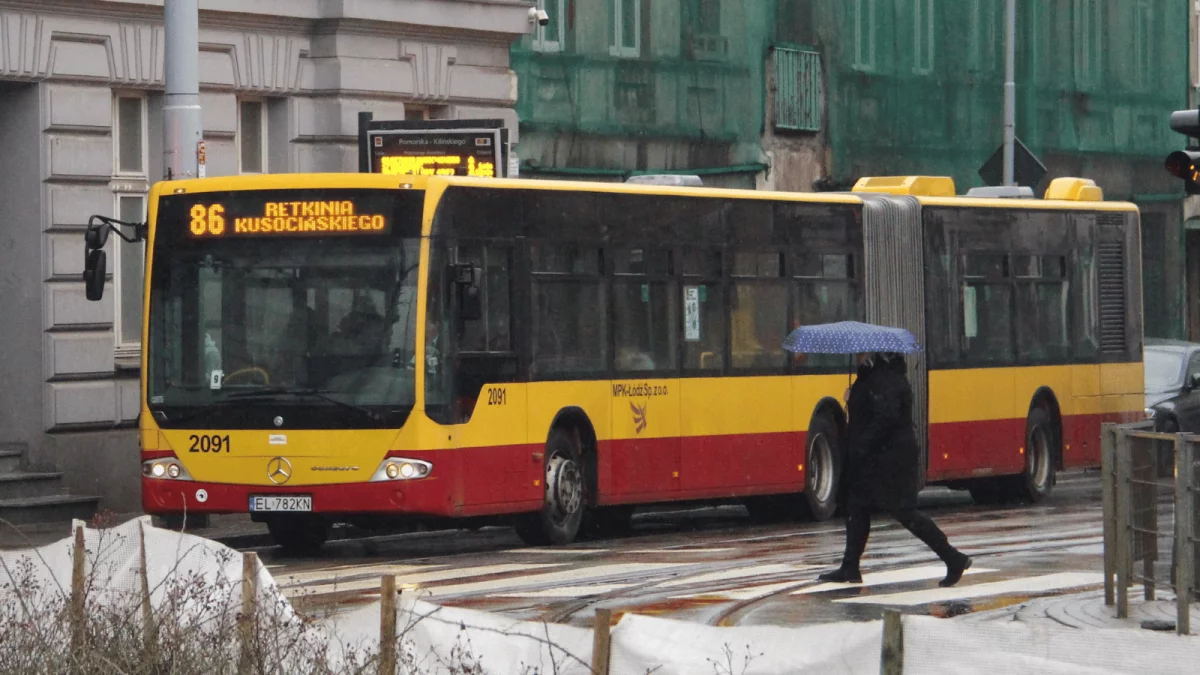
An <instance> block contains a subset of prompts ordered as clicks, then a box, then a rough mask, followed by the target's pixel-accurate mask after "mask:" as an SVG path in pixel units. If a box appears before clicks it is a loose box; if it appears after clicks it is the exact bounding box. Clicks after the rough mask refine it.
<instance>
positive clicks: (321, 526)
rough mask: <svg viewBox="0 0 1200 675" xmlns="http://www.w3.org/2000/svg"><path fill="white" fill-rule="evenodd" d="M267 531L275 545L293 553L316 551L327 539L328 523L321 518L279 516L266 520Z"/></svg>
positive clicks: (301, 553)
mask: <svg viewBox="0 0 1200 675" xmlns="http://www.w3.org/2000/svg"><path fill="white" fill-rule="evenodd" d="M267 531H268V532H270V533H271V539H272V540H274V541H275V544H276V545H278V546H279V547H280V548H282V549H283V550H284V551H285V552H287V553H289V554H293V555H303V554H312V553H316V552H317V551H319V550H321V547H322V546H324V545H325V542H326V541H327V540H328V539H329V523H328V522H326V521H325V519H323V518H313V517H304V516H290V517H289V516H279V517H275V518H271V519H269V520H268V521H267Z"/></svg>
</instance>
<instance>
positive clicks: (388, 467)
mask: <svg viewBox="0 0 1200 675" xmlns="http://www.w3.org/2000/svg"><path fill="white" fill-rule="evenodd" d="M432 471H433V465H432V464H430V463H429V462H426V461H423V460H420V459H405V458H404V457H388V458H387V459H385V460H383V463H382V464H380V465H379V468H378V469H376V471H375V475H374V476H372V477H371V482H377V481H383V480H413V479H416V478H424V477H426V476H428V475H429V474H430V473H431V472H432Z"/></svg>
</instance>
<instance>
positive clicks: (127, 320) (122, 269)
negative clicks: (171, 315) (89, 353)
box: [113, 193, 146, 358]
mask: <svg viewBox="0 0 1200 675" xmlns="http://www.w3.org/2000/svg"><path fill="white" fill-rule="evenodd" d="M116 211H117V219H118V220H122V221H125V222H127V223H140V222H142V221H144V220H145V219H146V195H144V194H138V193H133V194H130V193H117V204H116ZM125 234H133V233H132V232H131V231H130V228H125ZM113 253H114V254H115V255H116V258H117V261H116V262H117V264H116V272H117V273H116V274H115V275H114V280H115V281H116V294H117V301H116V307H117V320H116V321H115V322H114V324H115V329H116V330H115V332H116V338H117V357H118V358H137V356H138V352H139V345H140V344H141V342H142V289H143V284H144V278H145V268H146V244H145V242H141V241H139V242H135V243H132V244H131V243H129V242H125V241H117V242H116V245H114V246H113Z"/></svg>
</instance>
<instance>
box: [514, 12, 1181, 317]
mask: <svg viewBox="0 0 1200 675" xmlns="http://www.w3.org/2000/svg"><path fill="white" fill-rule="evenodd" d="M537 2H538V5H539V6H540V7H543V8H545V9H546V11H548V12H549V13H550V14H551V24H550V25H549V26H547V27H545V28H539V29H538V30H537V31H536V33H535V35H533V36H528V37H525V38H523V39H522V40H520V41H518V42H517V43H516V44H515V45H514V46H513V48H512V63H513V67H514V69H515V70H516V72H517V75H518V81H519V85H518V86H519V94H518V103H517V113H518V115H519V118H520V123H521V143H520V146H519V147H518V154H519V155H520V157H521V159H522V161H523V165H522V173H523V174H525V175H533V176H542V177H547V178H553V177H557V176H576V177H592V178H601V179H608V180H619V179H621V178H622V177H624V176H627V175H629V174H630V173H635V172H638V171H678V172H689V171H695V170H699V169H703V170H705V171H706V173H707V174H708V177H706V182H708V183H710V184H717V185H736V186H742V187H753V186H755V185H756V184H758V185H760V186H763V185H766V186H776V187H782V189H804V190H811V189H847V188H848V187H849V186H850V185H852V184H853V181H854V180H855V179H857V178H858V177H860V176H863V175H896V174H917V173H919V174H936V175H949V176H952V177H953V178H954V180H955V183H956V184H957V186H958V188H959V191H960V192H961V191H965V190H966V189H968V188H970V187H974V186H978V185H981V184H982V183H983V181H982V179H981V178H980V177H979V174H978V171H979V169H980V167H981V166H982V165H983V164H984V162H985V161H987V160H988V158H989V157H990V156H991V155H992V154H993V153H994V152H995V151H996V150H997V149H998V148H999V147H1000V145H1001V142H1002V139H1003V129H1002V121H1003V110H1004V108H1003V95H1004V89H1003V83H1004V4H1005V3H1004V2H1002V1H1001V0H537ZM1017 5H1018V10H1017V11H1018V25H1017V52H1016V63H1017V77H1016V82H1017V89H1016V94H1017V121H1016V133H1017V136H1018V137H1019V138H1020V139H1021V141H1022V142H1024V144H1025V145H1026V146H1028V147H1029V148H1030V150H1031V151H1032V152H1033V153H1034V154H1035V155H1036V156H1037V157H1038V158H1039V159H1040V160H1041V161H1042V163H1043V164H1045V165H1046V167H1047V168H1048V170H1049V173H1048V175H1047V176H1046V178H1045V179H1044V180H1043V181H1042V182H1041V184H1040V185H1038V186H1036V188H1037V189H1039V190H1040V189H1044V187H1045V184H1046V183H1047V182H1048V181H1049V180H1050V179H1051V178H1053V177H1056V176H1061V175H1075V176H1086V177H1089V178H1093V179H1095V180H1096V181H1097V183H1099V184H1100V185H1101V187H1103V188H1104V189H1105V192H1106V195H1107V196H1108V197H1109V198H1119V199H1133V200H1135V201H1137V202H1138V203H1139V205H1140V206H1141V207H1142V210H1143V223H1144V230H1145V232H1144V256H1145V266H1144V267H1145V269H1146V270H1147V279H1146V288H1147V289H1158V290H1157V292H1156V293H1154V294H1151V293H1149V292H1148V293H1147V297H1146V302H1145V307H1146V326H1147V334H1148V335H1153V336H1163V337H1182V336H1183V334H1184V331H1185V323H1186V322H1185V319H1184V317H1185V314H1186V313H1187V308H1186V304H1185V300H1184V299H1185V293H1184V285H1185V276H1186V275H1185V274H1184V267H1185V262H1186V261H1185V260H1184V254H1183V249H1184V245H1183V243H1184V242H1183V236H1184V234H1183V233H1184V229H1183V222H1182V221H1183V213H1182V207H1181V201H1180V200H1181V198H1182V191H1181V187H1180V185H1179V184H1178V183H1177V182H1176V181H1175V180H1173V179H1172V178H1171V177H1170V176H1168V175H1167V174H1166V172H1165V171H1164V170H1163V168H1162V161H1163V158H1164V157H1165V156H1166V154H1167V153H1168V152H1170V151H1172V150H1175V149H1178V148H1181V147H1183V145H1184V138H1183V137H1182V136H1179V135H1178V134H1175V133H1174V132H1172V131H1171V130H1170V128H1169V126H1168V124H1167V119H1168V117H1169V115H1170V113H1171V111H1173V110H1178V109H1182V108H1185V107H1187V93H1188V88H1189V81H1188V51H1189V46H1188V23H1189V13H1188V7H1187V3H1186V2H1180V1H1178V0H1017ZM814 68H815V70H814ZM781 78H782V79H783V81H780V80H781ZM814 110H815V111H819V112H820V114H819V116H818V117H819V120H817V121H816V122H815V123H814V121H813V119H812V114H811V113H812V112H813V111H814ZM770 171H775V172H777V174H778V175H776V176H775V178H774V180H772V181H771V182H769V183H766V182H765V181H764V177H765V176H770V175H771V174H770ZM813 179H817V180H813Z"/></svg>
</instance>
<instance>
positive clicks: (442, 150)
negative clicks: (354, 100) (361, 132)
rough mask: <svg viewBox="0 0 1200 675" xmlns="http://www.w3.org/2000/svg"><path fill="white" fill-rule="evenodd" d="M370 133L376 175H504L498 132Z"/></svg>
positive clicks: (425, 130)
mask: <svg viewBox="0 0 1200 675" xmlns="http://www.w3.org/2000/svg"><path fill="white" fill-rule="evenodd" d="M370 134H371V143H370V145H371V163H372V165H371V171H372V172H373V173H382V174H387V175H395V176H401V175H408V176H483V177H486V178H498V177H501V176H503V172H502V170H501V164H500V158H501V155H500V152H501V149H500V146H501V134H500V130H498V129H420V130H417V129H395V130H387V131H372V132H370Z"/></svg>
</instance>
